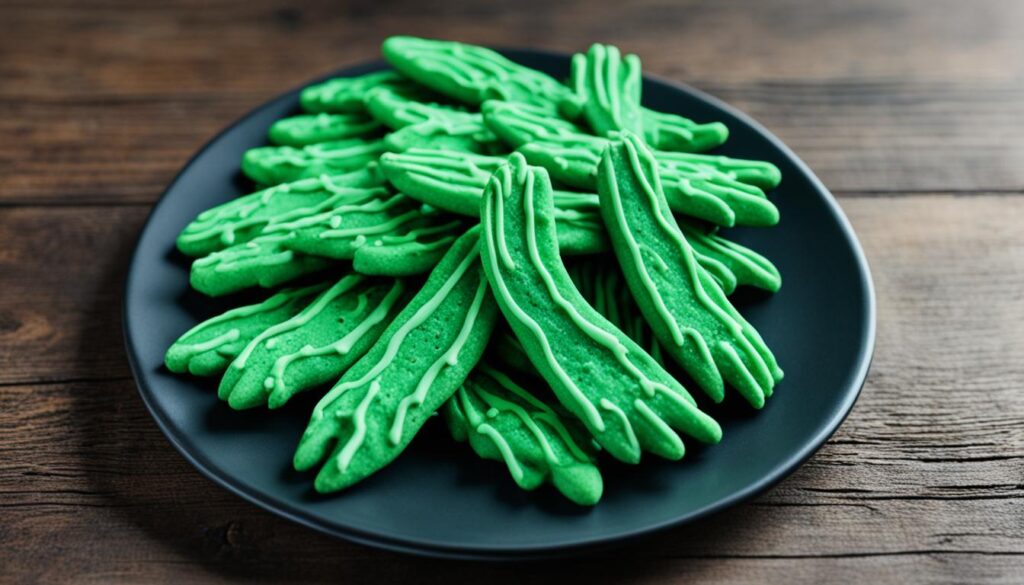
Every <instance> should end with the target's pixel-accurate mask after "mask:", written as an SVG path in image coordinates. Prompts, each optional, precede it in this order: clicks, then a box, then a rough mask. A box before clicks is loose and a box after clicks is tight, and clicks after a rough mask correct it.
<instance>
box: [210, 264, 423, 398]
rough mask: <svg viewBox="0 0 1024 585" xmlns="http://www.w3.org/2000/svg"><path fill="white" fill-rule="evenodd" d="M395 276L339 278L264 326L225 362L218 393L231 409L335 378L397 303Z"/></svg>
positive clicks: (374, 335) (399, 284)
mask: <svg viewBox="0 0 1024 585" xmlns="http://www.w3.org/2000/svg"><path fill="white" fill-rule="evenodd" d="M404 289H405V287H404V285H403V284H402V282H401V281H398V280H392V281H390V282H388V281H374V280H370V279H368V278H367V277H365V276H360V275H349V276H345V277H343V278H342V279H341V280H339V281H338V282H337V283H335V284H334V285H333V286H331V287H330V288H329V289H327V290H326V291H324V292H323V293H322V294H320V295H319V296H318V297H316V299H314V300H313V301H312V302H311V303H309V304H308V305H307V306H306V307H305V308H304V309H303V310H302V311H301V312H299V313H298V314H296V315H295V316H293V317H291V318H290V319H288V320H287V321H283V322H281V323H277V324H275V325H272V326H271V327H268V328H266V329H265V330H264V331H263V332H261V333H260V334H259V335H257V336H256V337H254V338H253V339H252V341H251V342H249V343H248V344H247V345H246V346H245V349H244V350H242V351H241V352H240V353H239V354H238V357H237V358H235V360H234V361H233V362H231V365H230V367H228V369H227V371H226V372H225V373H224V377H223V378H222V379H221V382H220V389H219V390H218V395H219V396H220V398H221V400H226V401H227V402H228V404H230V405H231V407H232V408H235V409H243V408H253V407H256V406H263V405H264V404H266V405H268V406H269V407H270V408H278V407H280V406H284V404H285V403H286V402H287V401H288V399H289V398H291V397H292V396H294V395H295V394H297V393H299V392H302V391H304V390H308V389H310V388H314V387H316V386H319V385H320V384H324V383H326V382H332V381H334V380H337V379H338V376H340V375H341V374H342V373H343V372H344V371H345V370H346V369H348V367H349V366H351V365H352V364H353V363H355V361H356V360H358V359H359V358H360V357H361V356H362V355H363V354H364V353H366V351H367V350H368V349H370V346H371V345H373V343H374V342H375V341H376V340H377V337H378V336H379V335H380V334H381V332H382V331H383V330H384V328H385V327H387V325H388V323H389V322H390V321H391V318H392V317H393V316H394V313H396V312H398V310H399V309H400V308H401V301H402V293H403V292H404Z"/></svg>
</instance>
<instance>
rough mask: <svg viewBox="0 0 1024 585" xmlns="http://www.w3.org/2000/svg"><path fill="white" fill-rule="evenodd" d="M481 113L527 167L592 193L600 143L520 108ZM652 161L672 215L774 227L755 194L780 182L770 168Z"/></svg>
mask: <svg viewBox="0 0 1024 585" xmlns="http://www.w3.org/2000/svg"><path fill="white" fill-rule="evenodd" d="M482 111H483V114H484V122H485V123H486V124H487V126H488V127H489V128H490V129H491V130H493V131H494V133H495V134H497V135H498V137H499V138H501V139H502V140H505V141H506V142H508V143H509V144H511V145H512V146H514V147H518V151H519V152H520V153H522V154H523V156H525V157H526V158H527V160H528V161H530V162H531V163H532V164H537V165H540V166H543V167H544V168H545V169H547V170H548V171H549V172H550V173H551V175H552V176H553V177H554V178H555V179H557V180H558V181H560V182H563V183H565V184H567V185H572V186H573V187H576V188H578V189H582V190H588V191H594V190H595V189H596V184H597V164H598V162H600V157H601V152H602V151H603V150H604V149H605V147H606V146H607V144H608V141H607V140H606V139H604V138H598V137H596V136H591V135H589V134H584V133H582V132H581V131H580V129H579V127H577V126H575V125H574V124H573V123H572V122H569V121H567V120H562V119H558V118H554V117H552V116H551V115H550V114H548V113H547V112H545V111H544V110H541V109H538V108H533V107H531V106H527V105H524V104H513V103H505V102H487V103H485V104H484V105H483V108H482ZM656 156H657V160H658V163H659V168H660V170H661V172H662V174H663V178H664V179H665V182H664V184H665V190H666V191H665V196H666V198H667V199H668V201H669V205H671V206H672V209H673V210H674V211H676V212H678V213H683V214H686V215H691V216H693V217H697V218H700V219H704V220H707V221H710V222H712V223H715V224H717V225H724V226H732V225H736V224H739V225H756V226H766V225H773V224H775V223H777V222H778V219H779V214H778V210H777V209H776V208H775V206H774V205H773V204H772V203H771V202H770V201H769V200H768V199H767V197H765V195H764V192H762V191H761V188H762V187H763V188H773V187H774V186H775V185H777V184H778V181H779V180H780V174H779V170H778V168H776V167H775V166H774V165H772V164H771V163H767V162H762V161H748V160H742V159H732V158H728V157H722V156H709V155H701V154H689V153H680V152H658V153H657V155H656Z"/></svg>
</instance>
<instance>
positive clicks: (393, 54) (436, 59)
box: [382, 36, 569, 110]
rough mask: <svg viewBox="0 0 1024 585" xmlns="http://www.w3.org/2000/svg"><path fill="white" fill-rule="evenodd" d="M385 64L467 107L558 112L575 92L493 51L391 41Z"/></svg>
mask: <svg viewBox="0 0 1024 585" xmlns="http://www.w3.org/2000/svg"><path fill="white" fill-rule="evenodd" d="M382 49H383V52H384V58H385V59H387V60H388V62H389V63H391V65H392V66H393V67H394V68H395V69H397V70H398V71H400V72H401V73H403V74H404V75H406V76H408V77H409V78H411V79H413V80H415V81H417V82H419V83H421V84H423V85H425V86H427V87H429V88H430V89H433V90H434V91H437V92H439V93H442V94H444V95H447V96H449V97H452V98H454V99H457V100H459V101H461V102H465V103H468V104H471V105H478V104H480V103H482V102H484V101H485V100H489V99H501V100H509V101H519V102H525V103H532V104H536V105H539V106H544V107H547V108H548V109H552V110H553V109H554V108H556V107H557V105H558V102H559V101H560V100H561V99H562V98H564V97H567V96H568V95H569V90H568V88H566V87H565V86H564V85H562V84H561V83H559V82H557V81H555V80H554V79H553V78H551V77H550V76H548V75H546V74H544V73H541V72H540V71H536V70H534V69H530V68H529V67H523V66H522V65H518V64H516V63H514V62H512V61H510V60H508V59H506V58H505V57H503V56H501V55H500V54H498V53H497V52H495V51H492V50H491V49H486V48H484V47H478V46H475V45H467V44H464V43H457V42H452V41H436V40H430V39H421V38H416V37H404V36H397V37H390V38H388V39H387V40H386V41H384V45H383V47H382Z"/></svg>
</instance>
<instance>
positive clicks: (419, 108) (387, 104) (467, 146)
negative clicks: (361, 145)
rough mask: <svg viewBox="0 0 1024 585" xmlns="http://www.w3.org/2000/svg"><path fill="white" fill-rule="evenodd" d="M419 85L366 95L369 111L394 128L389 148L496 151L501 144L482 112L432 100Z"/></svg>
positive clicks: (386, 142) (398, 150)
mask: <svg viewBox="0 0 1024 585" xmlns="http://www.w3.org/2000/svg"><path fill="white" fill-rule="evenodd" d="M430 99H432V96H431V93H430V92H429V91H426V90H424V89H422V88H418V89H416V90H410V89H403V88H379V89H376V90H374V91H371V92H370V93H369V94H367V96H366V107H367V109H368V110H369V111H370V113H371V114H372V115H373V116H374V117H375V118H376V119H378V120H380V121H381V122H383V123H385V124H387V125H388V127H390V128H391V129H392V130H394V132H392V133H391V134H389V135H388V136H387V137H386V138H385V145H386V146H387V149H388V150H389V151H391V152H405V151H407V150H409V149H412V148H433V149H436V148H443V149H447V150H456V151H463V152H480V153H490V152H499V151H500V150H501V149H502V147H501V144H500V143H499V142H498V139H497V137H496V136H494V134H493V133H492V132H491V131H490V130H489V129H487V127H486V126H484V123H483V116H481V115H480V114H478V113H469V112H465V111H463V110H462V109H460V108H456V107H454V106H449V105H443V104H438V103H431V102H429V101H425V100H430Z"/></svg>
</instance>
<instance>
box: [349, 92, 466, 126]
mask: <svg viewBox="0 0 1024 585" xmlns="http://www.w3.org/2000/svg"><path fill="white" fill-rule="evenodd" d="M436 97H437V94H434V93H432V92H430V91H429V90H427V89H425V88H424V87H422V86H419V85H414V86H401V87H388V86H385V87H380V88H377V89H374V90H372V91H370V92H368V93H367V94H366V96H365V97H364V98H363V102H364V103H365V105H366V110H367V111H368V112H369V113H370V115H371V116H373V118H374V119H376V120H378V121H379V122H381V123H383V124H385V125H387V127H388V128H391V129H392V130H401V129H402V128H405V127H407V126H415V125H416V124H421V123H423V122H427V121H429V120H438V119H445V118H450V119H462V118H466V117H472V116H474V114H471V113H468V112H466V111H465V109H464V108H462V107H458V106H454V105H449V104H441V103H437V101H435V100H436Z"/></svg>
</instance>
